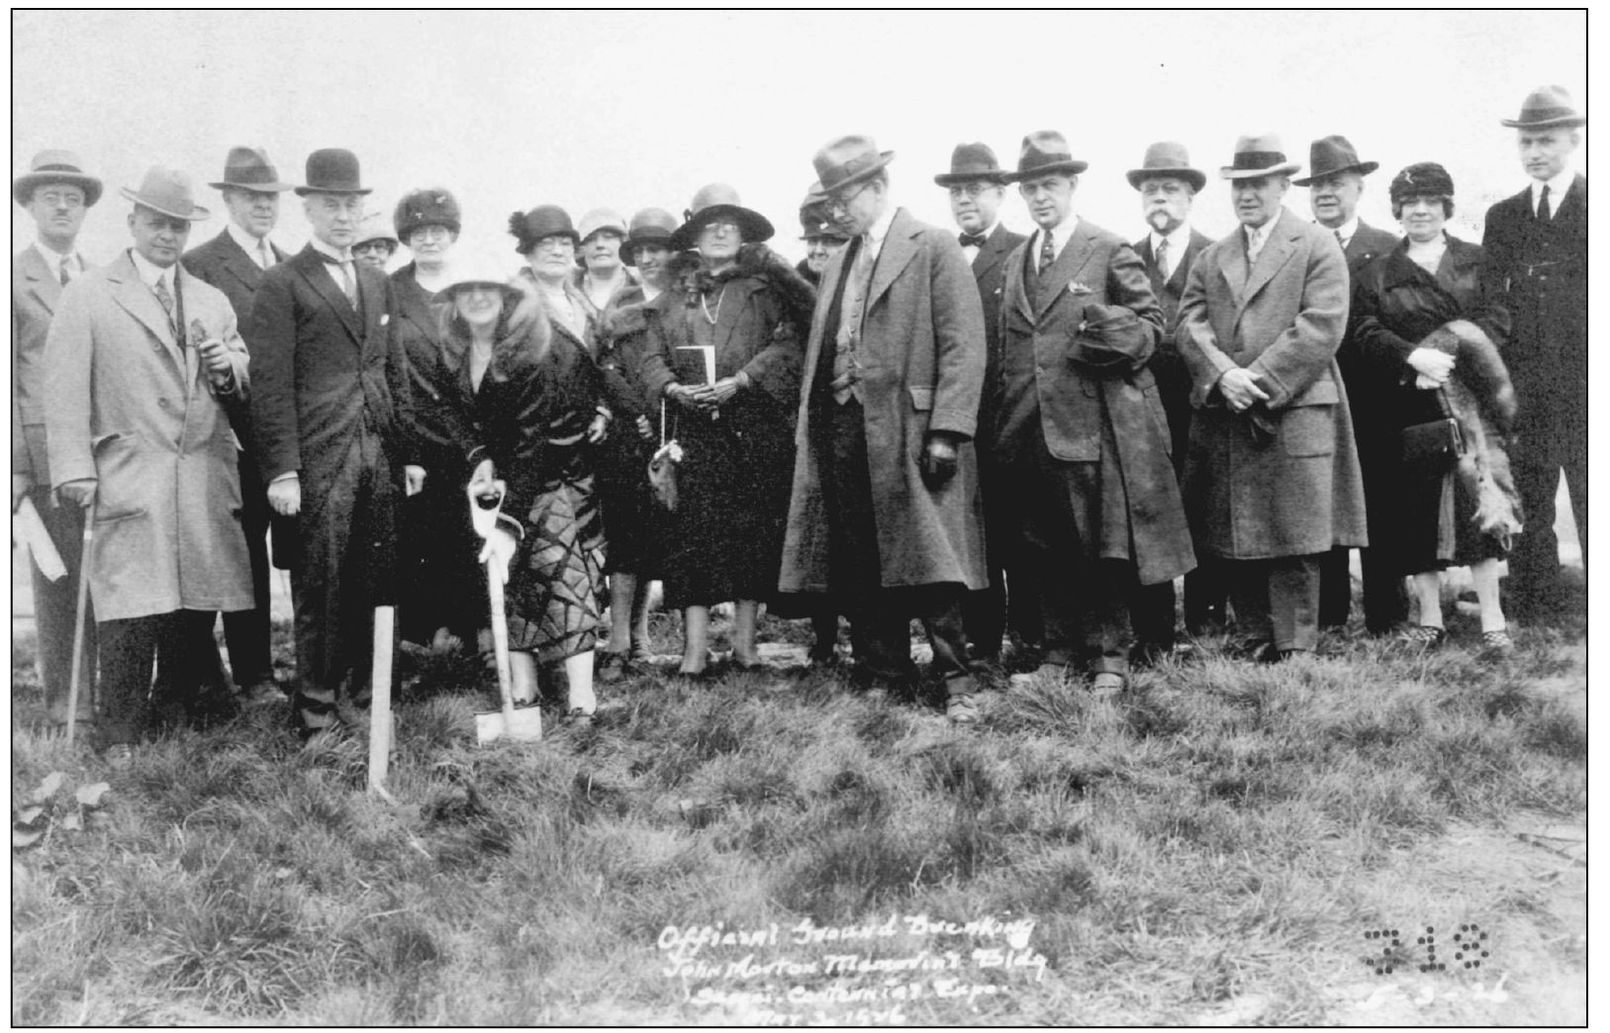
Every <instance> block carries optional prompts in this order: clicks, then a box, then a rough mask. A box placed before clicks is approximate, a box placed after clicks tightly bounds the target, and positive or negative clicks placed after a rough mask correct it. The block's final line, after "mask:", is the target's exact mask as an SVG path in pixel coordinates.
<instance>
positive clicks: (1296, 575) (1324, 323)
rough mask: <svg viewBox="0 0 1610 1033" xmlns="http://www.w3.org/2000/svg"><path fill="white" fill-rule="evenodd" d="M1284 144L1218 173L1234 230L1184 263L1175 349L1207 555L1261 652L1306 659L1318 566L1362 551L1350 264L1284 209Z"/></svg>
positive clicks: (1288, 165) (1194, 523)
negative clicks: (1346, 353) (1348, 332)
mask: <svg viewBox="0 0 1610 1033" xmlns="http://www.w3.org/2000/svg"><path fill="white" fill-rule="evenodd" d="M1298 167H1299V165H1298V163H1296V162H1288V161H1287V160H1286V156H1285V154H1284V153H1283V152H1282V148H1281V146H1280V139H1279V137H1276V136H1274V135H1272V134H1267V135H1263V136H1243V137H1242V138H1241V139H1240V140H1238V141H1237V142H1236V149H1235V159H1234V162H1233V163H1232V164H1231V165H1229V166H1226V167H1224V168H1222V169H1220V171H1219V174H1220V175H1221V176H1223V177H1224V178H1225V179H1228V180H1230V195H1231V199H1232V201H1233V203H1234V205H1235V213H1236V218H1237V219H1239V220H1240V222H1241V225H1240V226H1239V227H1238V228H1237V229H1236V230H1235V231H1234V232H1233V233H1231V234H1230V235H1229V236H1227V237H1225V238H1224V239H1223V240H1220V241H1218V242H1216V243H1214V244H1211V245H1209V246H1208V247H1207V248H1206V249H1205V250H1204V251H1203V252H1202V253H1201V255H1199V256H1198V257H1197V260H1196V264H1195V265H1194V266H1192V267H1191V276H1190V280H1189V282H1187V284H1186V287H1185V296H1184V297H1183V298H1181V299H1180V316H1179V328H1178V330H1177V331H1176V332H1175V340H1176V342H1177V343H1178V344H1179V348H1180V354H1181V355H1182V356H1184V358H1185V364H1186V368H1188V369H1189V370H1190V372H1191V381H1192V387H1191V403H1192V404H1193V405H1195V406H1196V407H1197V408H1196V412H1195V414H1194V417H1193V419H1192V420H1191V444H1190V451H1189V453H1188V455H1187V456H1186V461H1185V505H1186V511H1187V512H1188V513H1189V514H1190V518H1191V530H1192V533H1193V538H1194V540H1195V543H1196V548H1197V550H1198V551H1201V552H1207V553H1209V554H1211V555H1214V556H1218V557H1221V558H1223V559H1224V560H1225V561H1226V562H1228V563H1230V564H1232V565H1231V567H1230V569H1229V570H1228V571H1227V576H1228V577H1229V579H1230V605H1231V606H1232V607H1233V608H1234V610H1235V620H1236V624H1237V626H1238V628H1239V629H1240V630H1241V632H1242V633H1243V634H1244V635H1246V636H1247V637H1248V638H1250V639H1251V640H1253V641H1255V642H1258V643H1260V648H1259V650H1258V655H1259V656H1260V658H1262V659H1267V660H1280V659H1284V658H1286V657H1288V656H1290V655H1292V654H1293V653H1296V652H1312V651H1313V650H1314V648H1315V647H1316V646H1317V645H1318V640H1319V562H1320V558H1321V556H1322V555H1323V554H1324V553H1327V552H1329V551H1330V550H1331V549H1332V548H1334V547H1336V546H1346V547H1352V546H1357V545H1364V544H1366V543H1367V540H1368V539H1367V537H1366V535H1365V531H1364V486H1363V483H1362V481H1361V479H1360V476H1359V471H1358V456H1357V453H1356V452H1355V449H1354V444H1353V425H1352V423H1353V421H1352V418H1351V414H1350V412H1349V410H1348V405H1347V393H1346V391H1345V390H1344V389H1343V388H1342V382H1341V373H1340V371H1339V370H1338V369H1337V368H1336V358H1335V356H1336V349H1337V348H1338V347H1339V346H1340V344H1341V341H1342V333H1343V331H1344V330H1345V329H1346V326H1347V309H1348V282H1347V262H1346V259H1344V258H1343V257H1342V249H1341V247H1340V246H1339V245H1338V244H1337V243H1336V238H1335V237H1334V236H1333V235H1332V234H1331V233H1329V232H1328V231H1326V230H1325V229H1323V228H1322V227H1319V226H1315V225H1314V224H1312V223H1308V222H1304V221H1303V220H1302V219H1300V218H1298V217H1297V216H1296V215H1295V214H1294V213H1292V212H1290V211H1288V210H1287V209H1286V207H1285V206H1284V205H1283V204H1282V200H1283V198H1284V197H1285V195H1286V191H1287V190H1288V189H1289V188H1290V185H1291V180H1290V176H1291V173H1293V172H1295V171H1296V170H1297V169H1298Z"/></svg>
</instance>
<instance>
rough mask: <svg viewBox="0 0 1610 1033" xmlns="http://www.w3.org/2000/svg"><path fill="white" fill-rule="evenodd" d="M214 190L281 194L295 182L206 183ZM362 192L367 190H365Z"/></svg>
mask: <svg viewBox="0 0 1610 1033" xmlns="http://www.w3.org/2000/svg"><path fill="white" fill-rule="evenodd" d="M207 185H208V186H210V187H212V188H213V189H214V190H251V191H255V192H256V193H259V194H281V193H284V192H285V191H287V190H295V189H296V184H295V183H227V182H226V183H208V184H207ZM363 192H364V193H366V194H367V193H368V192H369V191H367V190H365V191H363Z"/></svg>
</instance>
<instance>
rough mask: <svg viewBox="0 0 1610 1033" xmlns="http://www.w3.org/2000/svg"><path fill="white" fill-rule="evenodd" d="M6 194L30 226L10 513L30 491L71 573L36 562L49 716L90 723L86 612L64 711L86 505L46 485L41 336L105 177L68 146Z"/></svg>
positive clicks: (17, 262)
mask: <svg viewBox="0 0 1610 1033" xmlns="http://www.w3.org/2000/svg"><path fill="white" fill-rule="evenodd" d="M11 196H12V198H13V199H14V200H15V201H16V202H17V203H18V204H19V205H21V206H22V207H23V209H24V210H25V211H26V212H27V213H28V215H29V217H30V218H32V219H33V221H34V226H35V239H34V242H33V243H32V244H30V245H28V246H27V247H26V248H23V249H22V250H21V251H19V252H17V254H16V255H15V256H14V257H13V258H12V260H11V363H12V365H11V418H12V424H11V510H12V512H13V513H14V512H16V510H17V506H18V505H20V504H21V503H22V501H23V499H24V498H25V497H26V498H27V499H29V500H30V501H31V502H32V504H33V507H34V509H35V510H36V511H37V512H38V513H39V519H40V520H41V521H42V522H43V523H44V525H45V531H46V533H47V534H49V535H50V540H51V542H52V544H54V545H55V547H56V552H57V554H58V555H59V556H60V557H61V560H62V564H63V565H64V566H65V567H66V568H67V573H66V574H65V575H64V576H62V577H59V578H57V579H56V580H55V581H52V580H50V579H49V578H47V577H45V575H44V573H43V572H41V571H40V569H39V563H38V561H37V560H36V559H34V558H33V557H32V556H30V563H29V566H30V567H31V568H32V569H33V586H34V620H35V623H36V625H37V629H38V648H37V652H36V656H37V658H38V665H39V680H40V681H41V682H42V683H43V684H44V689H45V709H46V712H47V714H48V716H49V718H50V721H51V722H52V723H53V724H56V725H65V724H66V723H67V722H68V721H69V720H77V721H81V722H85V723H86V724H87V723H89V722H92V721H94V718H95V711H94V707H93V704H92V697H91V695H90V693H89V691H88V686H89V684H90V679H92V678H93V677H94V676H95V619H94V616H93V611H87V612H86V613H85V615H84V624H85V627H84V664H83V667H82V673H81V675H80V681H79V683H80V685H81V686H83V687H84V691H82V692H80V693H79V696H78V713H77V714H76V715H69V714H68V713H67V694H68V689H69V682H70V675H71V671H72V664H73V619H74V615H75V612H76V610H77V604H78V578H79V574H80V571H79V564H80V561H81V560H82V552H83V548H84V544H83V535H84V511H83V509H81V508H80V507H78V506H63V505H59V504H58V503H57V500H56V498H55V497H54V496H53V495H52V494H51V490H50V459H49V456H48V454H47V450H46V448H45V365H44V358H45V336H46V334H48V333H49V332H50V322H51V319H52V318H54V316H55V313H56V309H57V306H58V305H59V303H60V300H61V294H62V291H63V290H64V289H65V288H66V286H67V285H68V284H69V283H71V282H72V281H73V280H74V279H75V278H77V277H79V276H82V275H83V274H84V273H86V272H88V271H89V266H88V265H87V264H85V262H84V259H83V256H81V255H79V254H78V252H77V250H76V249H75V246H74V245H75V243H76V241H77V240H78V231H79V230H80V229H81V228H82V227H83V225H84V216H85V215H86V214H87V213H88V212H89V209H90V208H92V207H93V206H94V205H95V202H96V201H98V200H100V197H101V181H100V180H99V179H96V178H95V177H94V176H91V175H87V174H86V173H85V172H84V170H83V163H82V162H81V161H80V160H79V158H78V156H77V155H76V154H74V153H72V152H71V151H60V150H49V151H40V152H39V153H38V154H37V155H35V156H34V160H33V163H32V165H31V166H30V168H29V170H28V172H27V173H26V174H24V175H21V176H18V177H17V178H16V180H14V181H13V182H12V184H11Z"/></svg>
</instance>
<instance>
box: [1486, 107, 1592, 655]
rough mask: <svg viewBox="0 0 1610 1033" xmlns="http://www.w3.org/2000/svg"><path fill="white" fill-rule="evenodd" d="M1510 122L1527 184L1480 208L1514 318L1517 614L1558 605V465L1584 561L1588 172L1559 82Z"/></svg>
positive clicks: (1492, 263) (1577, 123) (1575, 116)
mask: <svg viewBox="0 0 1610 1033" xmlns="http://www.w3.org/2000/svg"><path fill="white" fill-rule="evenodd" d="M1502 121H1503V124H1504V125H1505V126H1508V127H1509V128H1511V129H1514V130H1515V140H1516V143H1517V145H1518V147H1519V150H1520V158H1521V167H1522V168H1524V169H1525V170H1526V174H1527V175H1528V176H1529V177H1531V180H1532V181H1531V183H1530V184H1528V185H1527V187H1526V189H1524V190H1522V191H1521V192H1520V193H1518V194H1516V195H1514V196H1513V197H1506V198H1505V199H1504V200H1502V201H1499V202H1498V203H1497V204H1495V205H1493V206H1492V207H1491V208H1489V209H1487V226H1486V232H1485V233H1484V234H1483V236H1482V242H1481V243H1482V247H1483V248H1484V249H1485V250H1486V252H1487V255H1486V259H1487V260H1486V263H1485V264H1484V265H1483V267H1482V278H1483V281H1484V284H1483V286H1484V287H1485V288H1486V290H1487V291H1488V293H1489V294H1490V295H1491V296H1493V297H1494V298H1497V299H1501V300H1502V302H1503V304H1504V306H1505V307H1506V308H1508V309H1509V312H1510V316H1511V318H1513V320H1514V334H1513V338H1512V341H1511V343H1510V345H1509V346H1508V347H1507V348H1505V349H1504V361H1505V362H1507V363H1508V364H1509V372H1510V376H1511V378H1512V379H1513V380H1514V383H1515V393H1516V401H1517V402H1518V403H1519V411H1518V414H1517V417H1516V420H1517V424H1516V434H1517V437H1518V440H1519V442H1520V445H1519V447H1517V448H1515V449H1514V450H1513V451H1512V452H1511V454H1510V455H1511V460H1512V462H1513V463H1514V470H1515V486H1516V488H1517V489H1519V491H1520V496H1521V508H1522V510H1523V515H1524V518H1525V521H1526V529H1525V531H1523V532H1522V533H1521V536H1520V538H1519V539H1518V540H1517V541H1516V543H1515V549H1514V551H1513V552H1511V553H1510V556H1509V590H1510V598H1511V601H1510V603H1508V604H1507V605H1506V607H1505V608H1506V609H1509V610H1511V612H1513V613H1514V614H1515V616H1516V618H1517V619H1519V620H1521V621H1523V622H1527V623H1540V622H1543V621H1547V620H1551V619H1553V618H1556V617H1558V616H1560V613H1559V602H1560V597H1559V594H1558V589H1559V576H1560V552H1559V541H1558V540H1557V539H1556V537H1555V533H1554V505H1555V502H1554V500H1555V494H1556V492H1558V490H1559V485H1560V474H1561V471H1562V470H1563V472H1564V474H1565V483H1566V488H1567V490H1568V491H1569V493H1570V498H1571V513H1572V515H1573V516H1574V517H1575V518H1576V529H1577V536H1578V539H1579V540H1580V542H1581V546H1582V564H1583V566H1584V567H1586V566H1587V561H1588V279H1587V277H1588V180H1587V177H1586V176H1584V175H1582V174H1581V173H1577V172H1573V171H1572V169H1571V157H1572V155H1573V154H1574V153H1575V152H1576V149H1577V147H1578V146H1580V145H1581V143H1582V127H1583V126H1585V125H1587V124H1588V120H1587V116H1585V115H1583V114H1582V113H1581V112H1580V111H1578V110H1577V108H1576V105H1575V104H1573V103H1572V100H1571V95H1570V94H1569V93H1567V92H1566V91H1565V89H1564V88H1563V87H1560V86H1540V87H1538V88H1537V89H1536V90H1534V91H1532V93H1531V95H1530V96H1528V97H1527V98H1526V100H1525V102H1524V103H1522V105H1521V111H1520V115H1519V116H1517V117H1516V118H1513V119H1503V120H1502Z"/></svg>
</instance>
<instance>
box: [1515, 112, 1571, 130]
mask: <svg viewBox="0 0 1610 1033" xmlns="http://www.w3.org/2000/svg"><path fill="white" fill-rule="evenodd" d="M1499 122H1500V124H1502V125H1504V126H1506V127H1508V128H1510V129H1564V128H1566V127H1570V128H1572V129H1580V128H1582V127H1583V126H1585V125H1587V124H1588V120H1587V117H1586V116H1584V115H1562V116H1561V117H1559V118H1545V119H1540V120H1538V121H1536V122H1522V121H1520V120H1518V119H1513V118H1503V119H1499Z"/></svg>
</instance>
